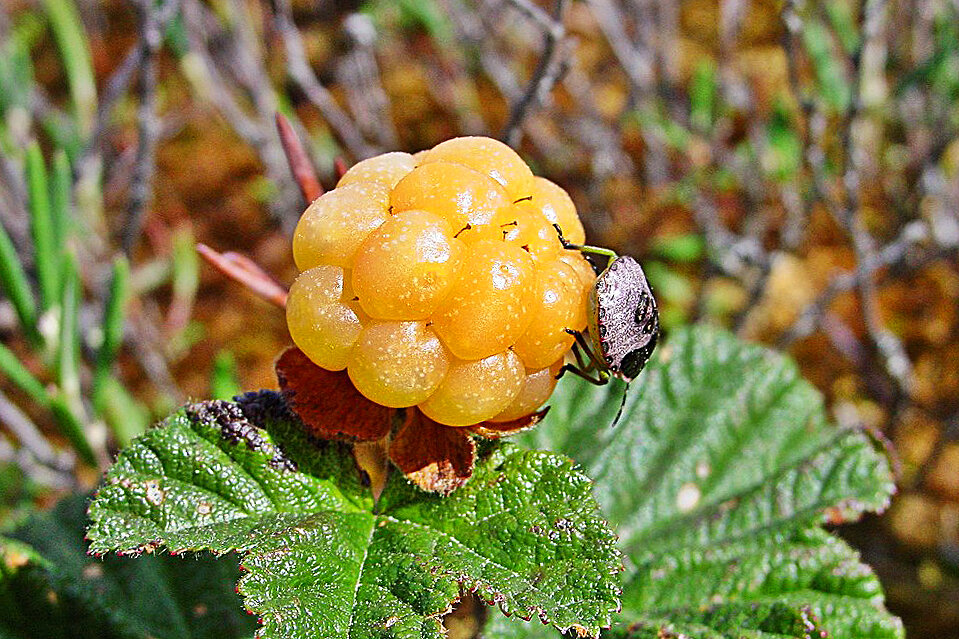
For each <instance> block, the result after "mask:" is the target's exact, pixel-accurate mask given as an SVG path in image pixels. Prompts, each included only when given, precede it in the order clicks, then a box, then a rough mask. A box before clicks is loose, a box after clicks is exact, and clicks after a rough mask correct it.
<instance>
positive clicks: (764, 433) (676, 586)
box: [488, 328, 902, 638]
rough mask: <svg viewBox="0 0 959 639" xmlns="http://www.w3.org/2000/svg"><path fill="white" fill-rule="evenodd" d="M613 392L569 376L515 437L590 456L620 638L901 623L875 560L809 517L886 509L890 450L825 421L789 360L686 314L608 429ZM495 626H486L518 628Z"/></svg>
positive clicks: (803, 632)
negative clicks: (616, 589) (611, 550)
mask: <svg viewBox="0 0 959 639" xmlns="http://www.w3.org/2000/svg"><path fill="white" fill-rule="evenodd" d="M621 392H622V386H620V385H615V386H613V385H609V386H606V387H595V386H591V385H589V384H587V383H585V382H583V381H581V380H578V379H569V380H564V381H563V382H562V383H561V384H560V388H559V389H558V391H557V393H556V395H555V396H554V398H553V399H552V400H551V402H550V403H551V404H552V408H551V410H550V413H549V414H548V416H547V418H546V420H545V421H544V424H543V425H542V426H541V427H540V428H537V429H536V430H535V431H533V432H531V433H529V434H527V435H525V436H524V437H525V442H526V443H528V444H530V445H532V446H537V447H550V446H552V447H554V449H558V450H561V451H562V452H565V453H566V454H568V455H570V456H572V457H573V458H575V459H576V460H577V461H579V462H580V463H581V464H582V465H583V466H584V468H586V469H587V474H589V475H590V476H591V477H593V478H594V479H595V481H596V485H595V487H594V494H595V495H596V498H597V500H598V501H599V502H600V504H601V506H602V508H603V510H604V512H605V513H606V514H607V515H608V516H609V518H610V521H611V523H612V524H613V525H614V527H615V528H616V529H617V531H618V532H619V535H620V547H621V548H623V550H624V551H625V553H626V555H627V557H628V561H627V574H626V585H625V587H624V591H623V605H624V609H623V611H622V613H621V614H620V616H619V620H620V622H621V623H620V624H618V625H617V626H615V627H614V630H613V631H612V632H611V634H612V635H613V636H636V637H642V636H650V637H656V636H657V633H659V632H662V633H663V634H662V635H660V636H680V635H685V636H688V637H696V638H706V637H726V636H740V631H739V629H740V628H741V629H743V631H748V632H747V634H749V635H752V636H768V637H777V636H791V637H805V636H809V635H811V634H815V633H816V632H819V631H825V632H827V633H829V635H830V636H857V637H897V636H900V635H901V632H902V631H901V626H900V624H899V621H898V620H897V619H895V618H894V617H892V616H891V615H889V614H888V613H887V612H886V611H885V609H884V608H883V606H882V592H881V589H880V586H879V583H878V581H877V580H876V578H875V577H874V575H873V574H872V572H871V571H870V570H869V569H868V568H867V567H865V566H863V565H862V564H861V563H860V562H859V558H858V555H856V553H855V552H854V551H852V550H851V549H849V548H848V547H847V546H846V545H845V544H843V543H842V542H841V541H839V540H838V539H835V538H833V537H831V536H829V535H828V534H826V533H825V532H823V531H821V530H820V529H818V528H817V527H816V526H817V525H818V524H820V523H822V522H823V521H825V520H827V519H828V520H830V521H836V520H849V519H853V518H856V517H858V516H859V515H860V514H861V513H863V512H866V511H870V510H880V509H882V508H884V507H885V506H886V505H887V503H888V501H889V497H890V495H891V493H892V491H893V483H892V479H891V475H890V473H889V469H888V466H887V463H886V461H885V459H884V458H883V457H882V456H881V455H879V454H878V453H876V452H875V450H874V448H873V446H872V444H871V442H870V441H869V440H868V439H867V438H866V437H865V436H864V435H863V434H862V433H860V432H858V431H853V430H842V429H839V428H837V427H836V426H834V425H833V424H831V423H830V422H829V420H828V419H827V417H826V414H825V411H824V409H823V405H822V398H821V396H820V395H819V393H818V392H817V391H816V390H815V389H814V388H813V387H812V386H811V385H810V384H809V383H807V382H806V381H804V380H803V379H802V378H801V377H800V375H799V372H798V371H797V369H796V367H795V365H794V364H792V363H791V362H790V361H789V360H788V359H786V358H785V357H783V356H781V355H779V354H777V353H775V352H773V351H771V350H768V349H765V348H762V347H758V346H753V345H748V344H745V343H743V342H741V341H739V340H737V339H735V338H734V337H732V336H731V335H729V334H727V333H724V332H721V331H718V330H713V329H708V328H695V329H689V330H685V331H681V332H679V333H678V334H675V335H674V336H673V337H672V339H671V340H670V341H669V342H668V343H667V344H666V345H665V346H663V347H662V348H661V349H660V350H659V351H658V353H657V357H656V359H655V361H654V362H653V363H652V364H651V365H650V366H649V368H648V369H647V370H646V371H645V372H644V373H643V374H642V376H641V377H640V378H639V379H638V380H637V381H636V382H635V383H634V384H633V386H632V387H631V389H630V394H629V396H628V398H627V400H626V406H625V409H624V412H623V416H622V418H621V421H620V422H619V424H618V425H617V426H616V427H615V428H612V429H611V428H610V427H609V425H610V424H611V423H612V421H613V417H614V415H615V413H616V410H617V408H618V403H619V398H620V393H621ZM495 624H496V627H491V628H490V629H489V633H488V636H489V637H497V636H500V635H502V636H504V637H508V636H511V635H510V634H509V633H507V632H505V631H503V630H502V629H504V628H505V627H506V626H505V624H504V623H503V622H501V621H499V620H497V621H495ZM630 628H631V629H630ZM537 632H539V630H538V629H537ZM554 636H555V635H554Z"/></svg>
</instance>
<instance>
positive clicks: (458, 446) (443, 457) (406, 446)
mask: <svg viewBox="0 0 959 639" xmlns="http://www.w3.org/2000/svg"><path fill="white" fill-rule="evenodd" d="M389 454H390V459H391V460H392V461H393V463H394V464H396V467H397V468H399V469H400V471H401V472H402V473H403V474H404V475H406V478H407V479H409V480H410V481H411V482H413V483H414V484H416V485H417V486H419V487H420V488H421V489H423V490H425V491H428V492H433V493H440V494H441V495H448V494H449V493H451V492H453V491H454V490H456V489H457V488H459V487H460V486H462V485H463V484H465V483H466V482H467V480H468V479H469V478H470V477H471V476H472V475H473V465H474V463H475V461H476V444H475V443H474V442H473V438H472V437H471V436H470V434H469V431H468V430H466V429H464V428H453V427H451V426H444V425H442V424H438V423H437V422H434V421H433V420H432V419H430V418H429V417H427V416H426V415H424V414H423V413H421V412H420V411H418V410H415V409H411V410H408V411H406V421H405V422H404V424H403V426H401V427H400V430H399V431H398V432H397V433H396V436H395V437H394V438H393V443H392V444H391V445H390V453H389Z"/></svg>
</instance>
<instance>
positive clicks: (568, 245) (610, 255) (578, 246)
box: [553, 224, 619, 266]
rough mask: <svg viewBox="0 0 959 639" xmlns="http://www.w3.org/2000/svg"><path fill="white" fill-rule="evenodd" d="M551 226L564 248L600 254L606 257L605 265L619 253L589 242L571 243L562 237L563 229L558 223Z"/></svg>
mask: <svg viewBox="0 0 959 639" xmlns="http://www.w3.org/2000/svg"><path fill="white" fill-rule="evenodd" d="M553 228H554V229H556V234H557V235H559V243H560V244H562V245H563V248H564V249H567V250H570V251H579V252H580V253H592V254H593V255H602V256H604V257H606V259H607V261H606V265H607V266H608V265H609V263H610V262H612V261H613V260H615V259H616V258H617V257H619V255H617V253H616V251H614V250H612V249H608V248H603V247H601V246H590V245H589V244H573V243H572V242H570V241H569V240H567V239H566V238H565V237H563V229H562V227H560V225H559V224H553Z"/></svg>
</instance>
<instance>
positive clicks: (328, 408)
mask: <svg viewBox="0 0 959 639" xmlns="http://www.w3.org/2000/svg"><path fill="white" fill-rule="evenodd" d="M276 377H277V379H278V380H279V382H280V388H281V389H282V390H283V392H284V394H285V395H286V398H287V402H288V403H289V405H290V407H291V408H292V409H293V411H294V412H295V413H296V414H297V416H298V417H299V418H300V420H301V421H302V422H303V424H304V425H305V426H306V428H307V430H308V431H309V432H310V433H311V434H312V435H313V436H315V437H318V438H320V439H347V440H354V441H372V440H376V439H381V438H382V437H385V436H386V435H387V433H389V431H390V420H391V417H392V415H393V412H394V411H395V409H393V408H388V407H386V406H381V405H380V404H377V403H375V402H372V401H370V400H368V399H367V398H366V397H364V396H363V395H361V394H360V392H359V391H357V390H356V388H355V387H354V386H353V383H352V382H351V381H350V378H349V376H348V375H347V374H346V371H337V372H333V371H328V370H326V369H325V368H320V367H319V366H317V365H316V364H314V363H313V362H311V361H310V359H309V358H308V357H307V356H306V355H304V354H303V351H301V350H300V349H298V348H296V347H293V348H288V349H287V350H286V351H284V352H283V354H282V355H280V358H279V359H278V360H277V361H276Z"/></svg>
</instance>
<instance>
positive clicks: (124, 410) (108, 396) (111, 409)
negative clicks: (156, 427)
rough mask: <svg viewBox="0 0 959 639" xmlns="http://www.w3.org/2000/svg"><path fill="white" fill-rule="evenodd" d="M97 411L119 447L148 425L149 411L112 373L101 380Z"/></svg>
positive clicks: (127, 442) (131, 439)
mask: <svg viewBox="0 0 959 639" xmlns="http://www.w3.org/2000/svg"><path fill="white" fill-rule="evenodd" d="M97 411H98V412H99V414H100V417H102V418H103V421H105V422H106V423H107V426H108V427H109V428H110V431H111V432H112V433H113V436H114V437H115V438H116V441H117V444H118V445H119V446H120V447H124V446H126V445H127V444H129V443H130V442H131V441H133V438H134V437H136V436H137V435H140V434H141V433H143V432H144V431H146V429H147V427H148V426H149V425H150V419H151V415H150V411H149V410H147V408H146V407H145V406H143V404H141V403H140V402H138V401H137V400H136V399H135V398H134V397H133V396H132V395H131V394H130V391H128V390H127V389H126V387H124V386H123V384H122V383H121V382H120V380H118V379H117V378H116V377H113V376H112V375H110V376H108V377H107V378H106V379H104V380H103V381H102V382H101V385H100V393H99V406H98V407H97Z"/></svg>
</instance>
